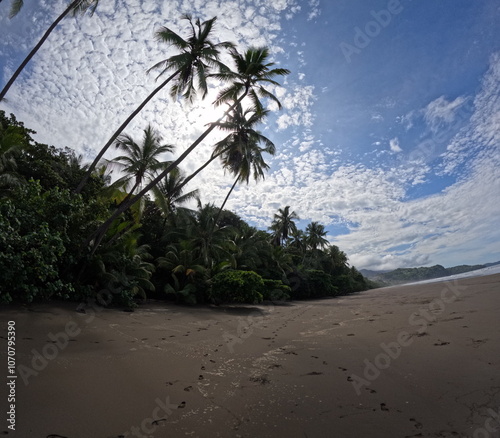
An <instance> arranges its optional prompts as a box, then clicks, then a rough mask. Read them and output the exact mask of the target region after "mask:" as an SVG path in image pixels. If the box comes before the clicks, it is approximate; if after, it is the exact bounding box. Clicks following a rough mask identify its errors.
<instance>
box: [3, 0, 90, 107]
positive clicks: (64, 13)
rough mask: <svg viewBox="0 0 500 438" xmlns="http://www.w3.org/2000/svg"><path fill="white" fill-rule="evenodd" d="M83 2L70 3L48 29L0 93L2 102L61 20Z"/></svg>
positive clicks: (77, 0)
mask: <svg viewBox="0 0 500 438" xmlns="http://www.w3.org/2000/svg"><path fill="white" fill-rule="evenodd" d="M80 1H81V0H74V1H73V2H71V3H70V5H69V6H68V7H67V8H66V9H65V10H64V12H63V13H62V14H61V15H59V17H57V18H56V21H54V22H53V23H52V24H51V25H50V27H49V28H48V29H47V31H46V32H45V33H44V34H43V36H42V38H41V39H40V41H38V44H37V45H36V46H35V47H34V48H33V50H32V51H31V52H30V53H29V55H28V56H27V57H26V58H25V59H24V61H23V62H22V64H21V65H20V66H19V67H18V68H17V70H16V72H15V73H14V74H13V75H12V77H11V78H10V80H9V82H7V85H6V86H5V87H4V88H3V90H2V91H1V92H0V102H1V101H2V100H3V98H4V96H5V95H6V94H7V91H9V88H10V87H11V86H12V84H13V83H14V82H15V80H16V79H17V77H18V76H19V75H20V74H21V72H22V71H23V70H24V67H26V65H27V64H28V62H30V61H31V58H33V56H35V53H36V52H38V50H39V49H40V47H42V44H43V43H44V42H45V40H46V39H47V38H48V37H49V35H50V34H51V33H52V31H53V30H54V29H55V27H56V26H57V25H58V24H59V23H60V22H61V20H62V19H63V18H64V17H66V15H68V14H69V13H70V12H71V10H72V9H73V8H74V7H75V6H76V5H77V4H78V3H80Z"/></svg>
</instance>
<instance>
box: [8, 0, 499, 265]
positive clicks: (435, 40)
mask: <svg viewBox="0 0 500 438" xmlns="http://www.w3.org/2000/svg"><path fill="white" fill-rule="evenodd" d="M25 3H26V4H25V6H24V8H23V9H22V11H21V12H20V13H19V15H18V16H16V17H15V18H13V19H12V20H9V19H8V18H7V14H8V9H9V6H10V2H9V0H4V1H2V2H1V3H0V87H3V86H4V85H5V83H6V82H7V81H8V79H9V78H10V76H11V74H12V73H13V71H14V70H15V69H16V68H17V66H18V65H19V64H20V63H21V62H22V60H23V59H24V57H25V56H26V54H27V53H28V52H29V51H30V50H31V48H32V47H33V46H34V45H35V44H36V42H37V41H38V39H39V38H40V37H41V35H42V34H43V32H44V31H45V29H47V28H48V26H49V25H50V24H51V23H52V22H53V21H54V20H55V18H57V16H58V15H59V14H60V13H61V12H62V11H63V10H64V7H65V5H66V3H65V2H62V1H60V0H32V1H30V2H25ZM184 13H190V14H192V15H193V17H195V18H197V17H199V18H200V19H201V20H207V19H210V18H212V17H214V16H217V22H216V26H215V29H214V38H215V40H217V41H232V42H234V43H235V44H236V45H237V47H238V49H239V50H240V51H244V50H245V49H246V48H248V47H251V46H254V47H260V46H267V47H269V48H270V52H271V56H272V60H273V61H274V62H275V63H276V67H282V68H287V69H289V70H290V71H291V73H290V75H288V76H287V77H286V78H284V79H282V80H281V81H280V83H281V86H279V87H273V88H271V91H273V92H274V94H275V95H276V96H278V97H279V99H280V101H281V103H282V105H283V108H282V110H281V111H278V110H277V108H276V107H275V106H273V105H271V106H270V109H272V113H271V114H270V116H269V117H268V118H267V119H266V122H265V124H263V125H261V126H259V127H258V129H259V130H260V131H261V132H262V134H264V135H265V136H266V137H268V138H269V139H270V140H271V141H273V143H274V144H275V146H276V149H277V152H276V154H275V156H274V157H271V156H267V157H266V161H267V163H268V164H269V166H270V169H269V171H268V173H267V174H266V178H265V180H264V181H259V182H257V183H255V182H253V181H251V182H250V183H249V184H248V185H246V184H242V185H239V186H237V188H236V189H235V191H234V192H233V194H232V195H231V197H230V198H229V201H228V203H227V204H226V208H227V209H230V210H232V211H234V212H235V213H237V214H238V215H239V216H241V217H242V218H243V219H245V220H246V221H247V222H249V223H250V224H252V225H254V226H257V227H259V228H262V229H266V228H267V227H268V226H269V225H270V224H271V222H272V219H273V216H274V214H275V213H276V212H277V211H278V209H279V208H284V207H285V206H287V205H289V206H290V208H291V210H293V211H295V212H296V213H297V215H298V216H299V217H300V221H299V222H298V225H299V227H301V228H303V229H304V228H305V227H306V226H307V224H308V223H310V222H311V221H318V222H320V223H321V224H323V225H324V226H325V228H326V230H327V231H328V239H329V241H330V242H331V243H332V244H334V245H337V246H338V247H339V248H340V249H342V250H343V251H345V252H346V253H347V255H348V257H349V262H350V263H351V265H354V266H356V267H357V268H358V269H362V268H366V269H395V268H399V267H415V266H431V265H434V264H441V265H443V266H445V267H449V266H455V265H459V264H479V263H486V262H494V261H498V260H500V226H499V217H500V26H499V25H498V23H500V4H499V3H498V1H497V0H478V1H471V0H438V1H436V0H418V1H417V0H400V1H398V0H389V1H387V0H358V1H355V2H354V1H351V0H273V1H263V0H229V1H220V0H203V1H202V0H169V1H161V2H160V1H153V0H142V1H141V0H100V2H99V5H98V8H97V10H96V13H95V14H94V15H93V16H89V15H85V16H80V17H71V16H70V17H66V18H65V19H64V20H63V21H62V22H61V23H60V24H59V25H58V27H57V28H56V30H55V31H54V32H53V33H52V35H51V36H50V37H49V39H48V40H47V42H46V43H45V44H44V46H43V48H42V49H41V50H40V51H39V52H38V53H37V55H36V56H35V58H34V59H33V60H32V61H31V62H30V64H29V65H28V68H27V69H26V70H25V71H24V72H23V74H22V75H21V76H20V78H19V79H18V80H17V82H16V83H15V85H14V86H13V87H12V88H11V89H10V90H9V93H8V94H7V96H6V97H7V100H6V101H3V102H1V103H0V109H1V110H4V111H6V112H7V113H14V114H15V116H16V117H17V119H18V120H21V121H23V122H24V123H25V125H26V126H27V127H29V128H32V129H34V130H35V131H37V135H36V136H35V139H36V140H37V141H39V142H42V143H47V144H51V145H54V146H56V147H61V148H62V147H66V146H67V147H70V148H72V149H74V150H75V151H76V152H77V153H78V154H82V155H83V157H84V160H85V161H90V160H92V159H93V157H94V156H95V155H96V153H97V151H98V150H99V149H100V148H101V147H102V146H103V145H104V144H105V143H106V141H107V140H108V139H109V137H110V136H111V134H112V133H113V132H114V131H115V130H116V129H117V127H118V126H119V125H120V124H121V123H122V122H123V121H124V119H125V118H126V117H127V116H128V115H129V114H130V113H131V112H132V111H133V110H134V109H135V107H136V106H137V105H138V104H139V103H140V102H141V101H142V100H143V99H144V98H145V97H146V96H147V95H148V94H149V93H150V92H151V91H152V90H153V89H154V88H155V87H156V86H157V85H158V82H155V79H156V75H155V74H151V73H150V74H147V70H148V69H149V68H150V67H151V66H152V65H154V64H156V63H157V62H158V61H160V60H162V59H166V58H168V57H169V56H171V55H173V54H174V53H175V52H174V51H173V49H171V48H169V47H166V46H165V45H164V44H162V43H159V42H157V41H156V40H155V39H154V32H155V31H156V30H157V29H158V28H159V27H160V26H167V27H169V28H171V29H172V30H175V31H176V32H178V33H179V34H181V35H183V36H186V37H187V35H188V31H189V29H188V27H187V26H186V21H185V20H182V19H181V18H180V17H181V15H182V14H184ZM224 60H227V61H228V62H230V60H229V59H227V58H224ZM219 89H220V84H219V83H217V82H212V83H211V84H210V91H209V94H208V96H207V97H206V99H205V100H201V99H198V100H196V101H195V102H194V103H192V104H189V103H187V102H185V101H182V100H176V101H174V100H172V99H171V98H170V97H169V95H168V91H167V90H165V91H163V92H162V93H160V94H159V95H158V96H156V97H155V98H154V99H153V100H152V101H151V102H150V103H149V104H148V106H147V107H146V108H145V109H144V110H143V111H142V112H141V113H140V115H139V116H138V117H137V118H136V119H135V120H134V121H133V122H132V123H131V124H130V125H129V126H128V127H127V128H126V130H125V132H126V133H128V134H130V135H132V136H133V137H134V138H137V139H138V140H139V139H140V138H141V135H142V130H143V129H145V127H146V126H147V124H148V123H149V124H151V125H152V126H153V127H154V128H155V129H157V130H158V131H159V132H160V133H161V134H162V135H163V137H164V140H165V142H166V143H170V144H173V145H175V146H176V149H175V152H174V155H180V153H182V151H183V150H184V149H186V148H187V147H188V146H189V145H190V143H191V142H192V141H193V140H194V139H196V138H197V136H198V135H199V134H200V133H201V132H202V131H203V130H204V128H205V125H206V124H207V123H209V122H212V121H215V119H216V117H217V114H220V109H217V110H216V109H214V107H213V105H212V102H213V101H214V99H215V96H216V95H217V92H218V90H219ZM223 135H224V134H222V133H219V132H214V133H213V134H211V135H210V136H209V137H208V138H207V139H206V140H205V141H204V142H203V143H202V144H201V145H200V146H199V147H198V148H197V149H196V150H195V151H194V152H193V153H192V154H191V155H190V156H189V157H188V159H186V160H185V161H184V162H183V163H182V165H181V168H182V169H183V170H184V171H185V172H186V173H187V174H188V173H190V172H192V171H193V170H195V169H196V168H197V167H198V166H199V165H201V164H202V163H203V162H205V161H206V159H208V157H209V156H210V154H211V150H212V147H213V144H214V143H216V142H217V141H218V140H219V139H221V138H222V137H223ZM115 155H116V150H114V149H112V150H110V151H109V153H108V154H107V155H106V157H107V158H112V157H113V156H115ZM167 158H168V159H171V158H172V157H166V159H167ZM232 183H233V177H232V175H230V174H227V173H224V171H223V170H222V168H221V166H220V164H219V163H216V162H214V163H212V164H211V165H210V167H209V168H207V169H206V170H204V171H203V172H202V173H201V174H200V175H199V176H197V177H196V178H195V179H193V181H192V185H191V186H190V189H195V188H199V189H200V191H201V200H202V202H203V203H208V202H210V203H214V204H215V205H220V204H222V201H223V199H224V198H225V196H226V194H227V191H228V190H229V188H230V186H231V185H232Z"/></svg>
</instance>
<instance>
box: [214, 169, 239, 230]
mask: <svg viewBox="0 0 500 438" xmlns="http://www.w3.org/2000/svg"><path fill="white" fill-rule="evenodd" d="M239 180H240V176H239V175H238V176H237V177H236V180H235V181H234V183H233V185H232V186H231V188H230V189H229V192H228V194H227V195H226V199H224V202H223V203H222V205H221V206H220V208H219V211H218V213H217V216H216V217H215V221H214V229H215V227H216V225H217V222H219V217H220V215H221V213H222V210H224V207H225V205H226V202H227V200H228V199H229V196H231V193H232V192H233V190H234V188H235V187H236V184H237V183H238V181H239Z"/></svg>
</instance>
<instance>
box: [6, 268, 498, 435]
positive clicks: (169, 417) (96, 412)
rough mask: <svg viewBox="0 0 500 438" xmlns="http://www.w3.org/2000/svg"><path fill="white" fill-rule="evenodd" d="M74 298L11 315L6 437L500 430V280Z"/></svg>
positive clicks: (14, 311)
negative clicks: (304, 295)
mask: <svg viewBox="0 0 500 438" xmlns="http://www.w3.org/2000/svg"><path fill="white" fill-rule="evenodd" d="M75 307H76V305H75V304H50V305H45V304H44V305H33V306H31V308H30V309H25V308H19V307H3V308H1V310H0V316H1V317H0V319H1V321H2V323H1V333H0V336H2V338H1V339H0V346H1V347H0V348H1V349H0V363H1V364H2V369H3V371H2V372H1V373H0V375H3V376H4V377H2V379H3V382H2V387H4V388H5V387H6V386H5V385H6V382H7V379H6V377H5V376H6V375H7V354H6V351H7V339H6V338H7V321H9V320H12V321H15V328H16V347H15V348H16V365H17V368H16V372H17V380H16V387H15V398H16V400H15V416H16V417H15V418H16V430H15V431H12V430H10V429H8V427H7V426H8V425H9V423H7V422H6V419H7V415H6V412H7V411H8V410H9V409H10V407H9V406H8V405H9V403H8V402H7V391H6V392H5V395H4V391H3V390H2V392H1V394H2V395H1V400H0V412H1V413H2V414H1V415H2V418H1V419H0V421H1V422H2V423H1V426H0V436H8V437H23V438H25V437H26V438H28V437H42V438H46V437H52V438H57V437H67V438H118V437H120V436H122V437H127V436H130V437H132V436H139V437H154V438H158V437H252V438H254V437H259V438H261V437H262V438H264V437H291V438H294V437H301V438H303V437H309V438H312V437H341V438H343V437H353V438H354V437H356V438H357V437H375V438H377V437H384V438H386V437H408V438H409V437H474V438H477V437H500V434H499V430H500V275H492V276H488V277H475V278H468V279H464V280H460V281H457V282H446V283H445V282H443V283H434V284H425V285H413V286H406V287H405V286H401V287H393V288H385V289H377V290H372V291H367V292H363V293H359V294H355V295H351V296H348V297H341V298H337V299H328V300H317V301H305V302H292V303H282V304H276V305H272V304H269V305H259V306H242V307H231V306H226V307H195V308H187V307H180V306H175V305H171V304H165V303H160V302H148V303H146V304H143V305H141V306H140V308H139V309H138V310H136V311H135V312H133V313H127V312H122V311H118V310H103V309H100V308H96V309H94V310H92V309H91V308H87V309H86V313H80V312H76V311H75ZM7 389H9V387H8V386H7ZM494 429H497V430H496V431H495V430H494ZM2 434H3V435H2Z"/></svg>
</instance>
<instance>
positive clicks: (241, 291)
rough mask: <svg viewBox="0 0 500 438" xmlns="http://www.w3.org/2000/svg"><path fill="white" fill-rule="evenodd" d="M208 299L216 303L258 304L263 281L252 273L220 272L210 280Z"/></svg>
mask: <svg viewBox="0 0 500 438" xmlns="http://www.w3.org/2000/svg"><path fill="white" fill-rule="evenodd" d="M211 283H212V287H211V292H210V297H211V299H212V301H214V302H216V303H249V304H254V303H260V302H261V301H262V294H261V292H260V291H262V290H263V289H264V280H262V277H261V276H260V275H259V274H257V273H255V272H253V271H222V272H219V273H218V274H217V275H215V276H214V277H213V278H212V282H211Z"/></svg>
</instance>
